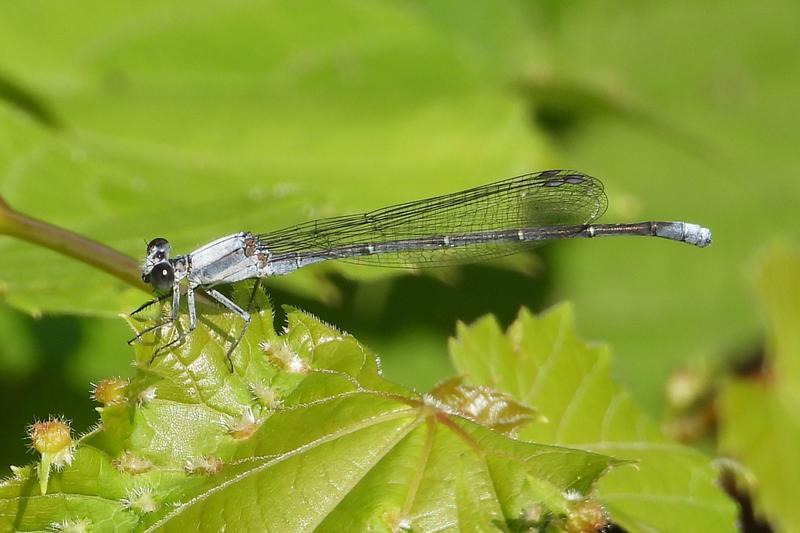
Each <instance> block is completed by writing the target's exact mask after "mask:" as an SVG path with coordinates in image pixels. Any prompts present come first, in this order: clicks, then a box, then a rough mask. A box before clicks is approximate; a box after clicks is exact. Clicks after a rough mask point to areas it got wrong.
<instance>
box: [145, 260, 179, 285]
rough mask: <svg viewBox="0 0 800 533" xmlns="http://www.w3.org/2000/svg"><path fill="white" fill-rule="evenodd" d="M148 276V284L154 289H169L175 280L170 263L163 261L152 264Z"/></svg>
mask: <svg viewBox="0 0 800 533" xmlns="http://www.w3.org/2000/svg"><path fill="white" fill-rule="evenodd" d="M149 277H150V279H149V281H150V284H151V285H153V288H154V289H155V290H157V291H166V290H168V289H171V288H172V284H173V283H174V282H175V271H174V270H173V269H172V265H170V264H169V263H167V262H166V261H165V262H163V263H159V264H157V265H156V266H154V267H153V270H151V271H150V275H149Z"/></svg>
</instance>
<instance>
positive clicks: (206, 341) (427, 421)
mask: <svg viewBox="0 0 800 533" xmlns="http://www.w3.org/2000/svg"><path fill="white" fill-rule="evenodd" d="M271 316H272V315H271V313H270V311H269V310H265V311H262V312H260V313H258V314H257V315H255V316H254V320H253V323H252V324H251V326H250V328H249V330H248V331H247V334H246V336H245V337H244V339H243V341H242V344H241V345H240V346H241V347H240V348H238V349H237V350H236V351H235V352H234V353H233V357H232V363H233V366H234V370H233V372H230V371H229V370H228V367H227V363H226V358H225V352H226V349H227V346H228V343H229V342H230V341H231V336H232V335H235V332H236V331H238V330H239V328H241V325H242V324H241V320H240V319H239V318H238V317H235V316H230V315H228V314H221V313H218V312H217V313H214V312H213V311H212V310H204V313H203V314H202V319H201V322H200V325H199V327H198V328H197V330H196V331H195V332H194V333H193V334H192V335H191V336H189V337H188V338H187V339H185V341H183V342H182V343H181V344H180V345H179V346H178V347H176V348H174V349H172V350H169V351H167V352H165V353H160V354H157V355H156V356H155V357H153V350H154V347H155V346H157V345H161V344H162V343H164V342H165V341H167V340H169V339H171V338H173V335H175V334H176V333H177V330H175V329H174V328H173V327H172V326H164V327H162V328H159V329H156V330H154V331H153V332H151V333H148V334H145V335H144V336H143V337H142V339H141V342H140V343H139V344H137V346H136V361H137V366H138V371H137V374H136V376H135V377H134V378H133V379H132V380H131V381H130V382H128V381H127V380H120V379H116V380H108V381H104V382H101V383H99V384H98V386H97V388H96V390H95V394H94V395H95V398H97V399H98V401H100V402H101V403H102V404H103V406H102V407H99V408H98V411H99V412H100V414H101V422H102V424H101V425H100V426H99V427H98V429H96V430H95V431H93V432H92V433H90V434H88V435H86V436H85V437H83V438H82V439H80V441H79V442H78V444H77V447H76V448H75V449H74V457H73V458H72V463H71V464H70V465H66V466H63V467H62V468H60V469H59V470H52V471H50V475H49V481H40V480H37V478H36V475H35V474H34V473H33V469H31V468H28V469H22V470H18V472H17V475H16V477H15V478H11V479H9V480H8V481H6V482H5V483H4V484H3V485H2V486H0V524H2V525H0V528H3V529H5V528H12V527H13V528H14V529H18V530H31V529H44V528H47V527H49V526H51V525H52V524H62V523H63V524H77V523H81V524H83V523H88V524H90V525H91V526H92V527H96V528H98V529H103V530H109V531H131V530H155V529H161V528H164V529H166V530H178V529H186V528H194V527H196V526H197V524H199V523H202V524H203V527H204V528H207V529H210V530H219V529H225V528H229V529H235V530H244V529H260V530H270V531H308V530H312V529H315V528H318V529H320V530H323V531H345V530H364V529H370V528H378V529H385V530H392V529H394V530H397V529H409V528H410V529H413V530H414V531H431V530H441V529H443V528H460V529H462V530H492V529H496V528H500V529H504V528H507V527H511V526H515V527H516V526H519V525H522V526H525V527H526V528H527V527H539V528H545V527H549V526H556V527H561V526H564V527H566V526H565V524H567V523H568V522H570V521H575V520H579V517H581V516H583V515H585V514H586V509H587V506H591V505H596V504H593V503H592V502H594V501H595V500H594V498H593V490H594V486H595V484H596V481H597V479H598V478H599V477H600V476H601V475H603V474H605V473H606V471H607V470H608V469H609V467H611V466H613V465H616V464H619V463H620V462H619V461H617V460H615V459H612V458H610V457H607V456H605V455H600V454H596V453H592V452H588V451H583V450H577V449H575V450H573V449H569V448H564V447H558V446H551V445H544V444H534V443H528V442H523V441H519V440H514V439H511V438H509V437H506V436H504V435H503V434H501V433H499V432H496V431H494V430H492V429H490V428H489V427H486V426H484V425H482V424H481V423H479V422H483V420H482V419H481V417H477V419H478V422H475V421H472V420H468V419H467V418H464V417H462V416H460V415H459V414H458V413H457V412H455V410H453V409H451V408H448V409H442V408H441V406H442V405H443V404H442V401H441V400H436V401H434V400H432V399H429V398H427V397H425V396H420V395H418V394H415V393H412V392H410V391H408V390H406V389H404V388H402V387H399V386H397V385H394V384H392V383H389V382H388V381H386V380H384V379H383V378H382V377H381V376H380V373H379V370H378V365H377V362H376V359H375V357H374V355H373V354H372V353H371V352H370V351H369V350H368V349H366V348H364V347H363V346H361V345H360V344H359V343H358V342H357V341H356V340H355V339H353V338H352V337H351V336H349V335H347V334H345V333H342V332H339V331H337V330H336V329H334V328H332V327H330V326H327V325H325V324H323V323H321V322H319V321H318V320H316V319H314V318H313V317H311V316H309V315H306V314H303V313H301V312H298V311H293V310H290V311H289V319H288V327H287V329H286V331H285V332H283V333H282V334H280V335H279V334H276V333H275V332H274V331H273V329H272V324H271ZM134 324H135V325H136V326H137V327H143V326H144V325H147V324H148V322H147V321H143V322H142V323H138V322H134ZM180 326H181V327H186V326H187V324H186V322H185V320H181V324H180ZM440 393H441V390H440ZM454 393H455V391H453V390H451V391H450V394H448V395H447V396H448V397H450V398H452V396H453V394H454ZM483 393H484V394H485V395H486V396H485V397H487V398H488V397H490V396H489V395H488V390H484V391H483ZM491 397H493V398H494V399H498V398H500V395H499V394H494V395H492V396H491ZM506 402H507V403H506V405H507V406H510V408H512V409H516V411H517V413H518V414H522V413H527V412H529V411H528V410H525V409H523V408H521V407H516V408H515V407H513V405H514V404H513V403H511V402H508V400H507V401H506ZM490 422H491V420H490ZM40 482H41V483H42V484H43V485H45V486H46V494H44V493H42V492H40V490H39V488H38V486H39V483H40Z"/></svg>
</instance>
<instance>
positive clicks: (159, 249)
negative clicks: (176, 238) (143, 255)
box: [147, 237, 170, 261]
mask: <svg viewBox="0 0 800 533" xmlns="http://www.w3.org/2000/svg"><path fill="white" fill-rule="evenodd" d="M169 250H170V245H169V241H167V239H164V238H162V237H157V238H155V239H153V240H152V241H150V242H149V243H148V244H147V257H150V258H153V259H156V260H159V261H160V260H163V259H166V258H167V255H168V254H169Z"/></svg>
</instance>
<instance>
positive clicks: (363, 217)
mask: <svg viewBox="0 0 800 533" xmlns="http://www.w3.org/2000/svg"><path fill="white" fill-rule="evenodd" d="M607 205H608V200H607V198H606V195H605V192H604V191H603V184H602V183H601V182H600V180H598V179H596V178H593V177H591V176H588V175H586V174H583V173H581V172H576V171H572V170H546V171H543V172H538V173H534V174H526V175H523V176H518V177H515V178H510V179H506V180H503V181H498V182H496V183H490V184H488V185H483V186H480V187H475V188H472V189H467V190H465V191H461V192H456V193H452V194H445V195H442V196H436V197H434V198H428V199H425V200H417V201H414V202H408V203H404V204H399V205H395V206H391V207H385V208H383V209H378V210H377V211H370V212H368V213H362V214H357V215H347V216H340V217H333V218H325V219H321V220H314V221H311V222H306V223H303V224H299V225H295V226H290V227H288V228H285V229H281V230H278V231H274V232H271V233H260V234H256V233H251V232H248V231H242V232H239V233H234V234H233V235H228V236H225V237H222V238H219V239H217V240H215V241H213V242H211V243H208V244H206V245H204V246H202V247H200V248H198V249H197V250H195V251H194V252H191V253H189V254H187V255H181V256H178V257H175V258H170V252H171V248H170V244H169V242H168V241H167V240H166V239H163V238H158V239H153V240H152V241H151V242H150V243H149V244H148V245H147V257H146V258H145V261H144V265H143V267H142V279H143V280H144V281H145V282H147V283H150V284H151V285H152V286H153V288H154V289H155V290H156V292H157V293H159V294H161V295H162V297H164V296H166V295H167V294H168V293H169V291H171V292H172V318H171V320H170V321H175V320H176V319H177V317H178V308H179V304H180V299H181V288H180V284H181V282H182V281H183V280H184V279H185V280H186V284H187V290H186V300H187V304H188V308H189V328H188V331H189V332H191V331H193V330H194V329H195V326H196V325H197V312H196V309H195V294H194V292H195V291H196V290H202V291H203V292H204V293H206V294H207V295H208V296H210V297H211V298H212V299H214V300H216V301H217V302H219V303H220V304H222V305H223V306H225V307H227V308H228V309H230V310H231V311H233V312H234V313H236V314H238V315H239V316H240V317H242V319H243V320H244V325H243V327H242V331H241V332H240V333H239V335H238V336H237V338H236V340H235V341H234V342H233V344H232V345H231V347H230V348H229V349H228V362H229V363H228V364H229V367H231V363H230V354H231V353H232V352H233V350H234V349H235V348H236V346H237V345H238V344H239V342H240V341H241V339H242V337H243V336H244V333H245V331H246V330H247V326H248V325H249V323H250V314H249V313H248V312H247V311H246V310H245V309H243V308H242V307H240V306H239V305H237V304H236V303H235V302H233V301H232V300H231V299H229V298H228V297H226V296H225V295H223V294H222V293H221V292H219V291H218V290H217V289H216V288H215V287H217V286H218V285H224V284H229V283H235V282H238V281H242V280H246V279H256V280H257V282H256V286H255V287H254V289H253V294H255V291H256V290H257V288H258V283H259V282H260V280H261V278H264V277H267V276H279V275H283V274H288V273H289V272H292V271H294V270H296V269H298V268H302V267H304V266H306V265H310V264H313V263H319V262H321V261H328V260H331V259H338V260H344V261H350V262H355V263H370V264H377V265H382V266H389V267H429V266H444V265H453V264H459V263H467V262H474V261H478V260H482V259H489V258H494V257H500V256H503V255H508V254H511V253H515V252H518V251H521V250H524V249H528V248H531V247H533V246H537V245H540V244H543V243H545V242H547V241H552V240H557V239H567V238H575V237H606V236H613V235H642V236H653V237H662V238H665V239H670V240H673V241H679V242H685V243H688V244H693V245H695V246H700V247H704V246H708V245H709V244H710V243H711V231H710V230H708V229H707V228H704V227H701V226H698V225H697V224H690V223H687V222H635V223H629V224H593V222H594V221H595V220H597V218H599V217H600V216H601V215H602V214H603V213H604V212H605V210H606V207H607ZM251 302H252V297H251ZM170 321H168V322H170ZM161 325H163V324H159V325H158V326H154V327H153V328H148V329H147V330H145V331H150V330H152V329H155V328H156V327H160V326H161ZM142 333H144V332H142ZM185 335H186V333H181V334H179V335H177V336H176V338H175V339H174V340H173V341H171V342H169V343H168V344H166V345H164V346H162V347H161V348H160V349H158V350H156V351H154V355H153V357H155V354H156V353H158V352H159V351H161V350H164V349H166V348H169V347H170V346H173V345H175V344H176V343H178V342H180V341H181V340H183V338H184V337H185ZM140 336H141V334H140V335H139V336H137V338H138V337H140Z"/></svg>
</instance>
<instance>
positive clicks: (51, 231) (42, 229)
mask: <svg viewBox="0 0 800 533" xmlns="http://www.w3.org/2000/svg"><path fill="white" fill-rule="evenodd" d="M0 234H5V235H11V236H12V237H17V238H19V239H23V240H26V241H28V242H32V243H34V244H38V245H39V246H44V247H45V248H49V249H51V250H55V251H56V252H59V253H61V254H64V255H67V256H69V257H72V258H74V259H77V260H78V261H83V262H84V263H86V264H89V265H91V266H93V267H96V268H99V269H100V270H103V271H105V272H108V273H109V274H111V275H112V276H115V277H117V278H118V279H120V280H122V281H124V282H125V283H127V284H129V285H132V286H134V287H136V288H139V289H142V290H143V291H145V292H147V293H150V292H152V289H151V288H150V287H149V286H148V285H147V284H145V283H144V282H143V281H142V278H141V274H140V272H139V264H138V263H137V261H136V260H135V259H133V258H132V257H130V256H127V255H125V254H123V253H121V252H118V251H117V250H114V249H113V248H109V247H108V246H105V245H104V244H100V243H99V242H97V241H94V240H92V239H89V238H87V237H84V236H82V235H78V234H77V233H73V232H71V231H69V230H67V229H64V228H60V227H58V226H54V225H52V224H49V223H47V222H44V221H42V220H39V219H36V218H33V217H29V216H28V215H25V214H23V213H20V212H18V211H15V210H13V209H12V208H11V206H9V205H8V203H6V201H5V200H4V199H3V197H2V196H0Z"/></svg>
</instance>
